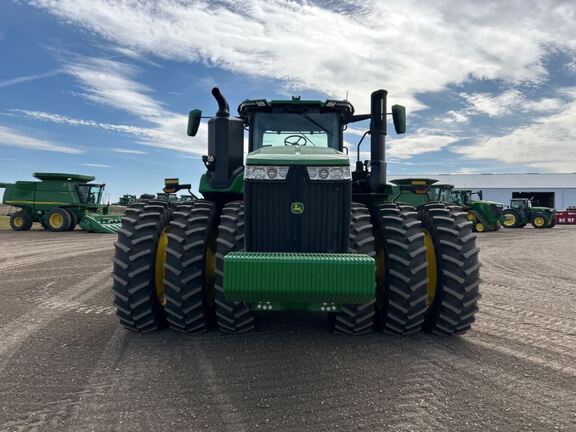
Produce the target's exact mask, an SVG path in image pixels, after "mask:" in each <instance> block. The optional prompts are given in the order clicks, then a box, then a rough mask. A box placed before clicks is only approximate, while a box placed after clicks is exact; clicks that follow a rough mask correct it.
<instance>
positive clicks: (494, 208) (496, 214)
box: [492, 205, 504, 219]
mask: <svg viewBox="0 0 576 432" xmlns="http://www.w3.org/2000/svg"><path fill="white" fill-rule="evenodd" d="M503 210H504V207H502V206H501V205H495V206H492V213H494V218H496V219H500V217H501V216H502V212H503Z"/></svg>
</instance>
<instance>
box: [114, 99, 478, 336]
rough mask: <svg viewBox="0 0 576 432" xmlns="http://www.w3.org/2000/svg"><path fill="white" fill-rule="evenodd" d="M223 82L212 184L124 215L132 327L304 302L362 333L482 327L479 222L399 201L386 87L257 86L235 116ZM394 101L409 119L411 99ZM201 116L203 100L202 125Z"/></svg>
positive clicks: (119, 307) (124, 271)
mask: <svg viewBox="0 0 576 432" xmlns="http://www.w3.org/2000/svg"><path fill="white" fill-rule="evenodd" d="M212 94H213V96H214V97H215V99H216V101H217V102H218V112H217V113H216V115H215V117H213V118H211V119H210V120H209V121H208V154H207V155H206V156H204V157H203V162H204V164H205V165H206V173H205V174H203V175H202V177H201V179H200V188H199V190H200V193H201V194H202V196H203V198H202V199H196V200H194V201H193V202H191V203H189V204H184V205H180V206H178V207H177V208H176V209H175V210H172V207H171V206H170V205H169V203H167V202H165V201H160V200H150V201H147V202H138V203H134V204H132V205H131V206H130V207H129V208H128V209H127V210H126V216H125V217H124V218H123V219H122V228H121V229H120V230H119V231H118V241H117V242H116V244H115V256H114V270H113V292H114V304H115V307H116V312H117V316H118V318H119V320H120V323H121V324H122V325H123V326H124V327H126V328H127V329H129V330H133V331H138V332H150V331H153V330H156V329H160V328H163V327H165V326H170V327H172V328H173V329H176V330H179V331H183V332H197V331H205V330H206V329H208V328H209V327H210V326H211V325H213V324H216V326H217V327H218V328H219V329H220V330H221V331H222V332H226V333H244V332H249V331H252V330H254V329H255V327H256V321H255V314H256V313H258V312H260V311H266V312H271V311H282V310H304V311H311V312H320V313H325V314H327V317H328V322H329V323H330V325H331V327H332V328H333V329H334V330H335V331H337V332H342V333H348V334H360V333H365V332H368V331H370V330H371V328H372V327H376V328H377V329H379V330H380V331H383V332H385V333H388V334H394V335H408V334H412V333H415V332H418V331H419V330H421V329H422V328H424V329H426V330H428V331H431V332H434V333H438V334H444V335H455V334H461V333H464V332H466V331H467V330H469V329H470V328H471V325H472V323H473V322H474V314H475V313H476V311H477V302H478V299H479V298H480V294H479V285H480V276H479V268H480V264H479V261H478V248H477V246H476V235H475V234H474V233H473V232H472V223H471V222H470V221H468V220H467V219H466V213H465V212H462V211H461V210H459V209H457V208H451V207H450V206H449V205H448V204H446V203H438V202H435V203H424V204H422V205H421V206H420V207H419V208H418V211H417V210H416V208H414V207H412V206H409V205H404V204H398V203H394V202H391V194H392V188H391V187H390V186H389V185H387V184H386V162H385V136H386V133H387V130H386V129H387V128H386V124H387V122H386V116H387V115H388V112H387V105H386V97H387V92H386V91H385V90H378V91H375V92H373V93H372V96H371V111H370V113H369V114H356V113H355V112H354V107H353V106H352V104H350V102H348V101H346V100H327V101H318V100H302V99H300V98H297V97H294V98H292V99H291V100H272V101H269V100H265V99H257V100H246V101H244V102H242V103H241V104H240V106H239V107H238V114H239V116H238V117H231V116H230V110H229V106H228V103H227V101H226V100H225V98H224V97H223V96H222V94H221V93H220V91H219V90H218V89H217V88H214V89H213V90H212ZM391 111H392V112H391V115H392V118H393V121H394V127H395V129H396V132H397V133H404V132H405V129H406V113H405V109H404V107H402V106H399V105H393V106H392V108H391ZM200 119H201V111H199V110H193V111H191V112H190V116H189V123H188V135H190V136H194V135H195V134H196V132H197V130H198V127H199V124H200ZM363 120H370V129H369V131H367V132H366V134H365V136H366V135H368V134H369V135H370V148H371V151H370V155H371V156H370V159H371V160H370V161H369V162H368V163H363V162H360V161H358V162H357V163H356V169H355V170H354V171H353V172H351V171H352V170H351V169H350V168H351V167H350V160H349V158H348V155H347V153H346V152H345V149H344V139H343V135H344V130H345V128H346V127H347V126H348V125H349V124H351V123H354V122H358V121H363ZM245 129H247V130H248V131H249V134H248V154H247V155H246V158H245V159H244V131H245ZM244 160H245V165H244ZM186 186H187V185H179V184H177V183H174V184H172V185H171V190H174V191H177V190H179V189H186Z"/></svg>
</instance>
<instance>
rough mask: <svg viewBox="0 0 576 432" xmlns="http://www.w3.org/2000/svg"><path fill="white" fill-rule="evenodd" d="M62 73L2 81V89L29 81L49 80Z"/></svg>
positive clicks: (0, 82)
mask: <svg viewBox="0 0 576 432" xmlns="http://www.w3.org/2000/svg"><path fill="white" fill-rule="evenodd" d="M60 72H61V71H60V70H51V71H48V72H44V73H41V74H36V75H24V76H19V77H15V78H10V79H7V80H4V81H0V88H1V87H8V86H11V85H15V84H21V83H25V82H28V81H34V80H37V79H41V78H48V77H51V76H54V75H57V74H59V73H60Z"/></svg>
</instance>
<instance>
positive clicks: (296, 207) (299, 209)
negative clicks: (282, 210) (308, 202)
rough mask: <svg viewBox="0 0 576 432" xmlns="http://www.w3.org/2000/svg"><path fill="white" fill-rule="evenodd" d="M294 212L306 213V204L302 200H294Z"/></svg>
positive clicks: (292, 207) (292, 209) (292, 208)
mask: <svg viewBox="0 0 576 432" xmlns="http://www.w3.org/2000/svg"><path fill="white" fill-rule="evenodd" d="M290 210H291V211H292V214H302V213H304V204H303V203H301V202H293V203H292V205H291V206H290Z"/></svg>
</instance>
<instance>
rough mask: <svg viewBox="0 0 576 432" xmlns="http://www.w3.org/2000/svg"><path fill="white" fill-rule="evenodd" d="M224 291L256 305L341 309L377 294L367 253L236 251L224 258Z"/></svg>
mask: <svg viewBox="0 0 576 432" xmlns="http://www.w3.org/2000/svg"><path fill="white" fill-rule="evenodd" d="M224 294H225V296H226V298H227V299H228V300H230V301H243V302H247V303H254V304H255V305H256V308H257V309H264V310H270V309H276V310H277V309H306V310H326V311H335V310H339V309H340V306H341V305H343V304H366V303H368V302H370V301H371V300H372V299H373V298H374V295H375V261H374V259H373V258H371V257H369V256H368V255H359V254H322V253H280V252H270V253H263V252H232V253H229V254H228V255H226V256H225V257H224Z"/></svg>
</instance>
